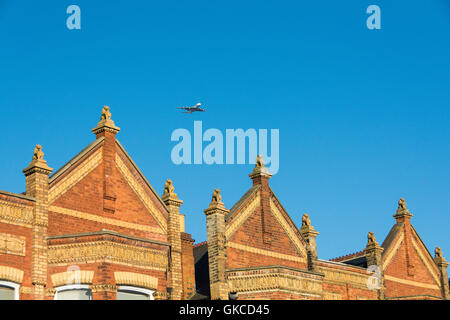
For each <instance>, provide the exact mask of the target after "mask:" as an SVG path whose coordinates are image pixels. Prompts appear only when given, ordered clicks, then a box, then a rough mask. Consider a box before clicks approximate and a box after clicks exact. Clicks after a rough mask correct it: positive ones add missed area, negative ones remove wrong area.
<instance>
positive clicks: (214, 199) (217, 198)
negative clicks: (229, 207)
mask: <svg viewBox="0 0 450 320" xmlns="http://www.w3.org/2000/svg"><path fill="white" fill-rule="evenodd" d="M211 203H214V204H216V203H218V204H221V203H223V202H222V196H221V195H220V190H219V189H215V190H214V192H213V195H212V200H211Z"/></svg>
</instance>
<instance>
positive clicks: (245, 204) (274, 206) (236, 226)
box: [225, 185, 307, 262]
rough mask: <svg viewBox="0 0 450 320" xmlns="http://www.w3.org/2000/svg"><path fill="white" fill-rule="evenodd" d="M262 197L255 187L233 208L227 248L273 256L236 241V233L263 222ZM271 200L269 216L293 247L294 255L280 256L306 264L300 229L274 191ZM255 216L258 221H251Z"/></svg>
mask: <svg viewBox="0 0 450 320" xmlns="http://www.w3.org/2000/svg"><path fill="white" fill-rule="evenodd" d="M264 196H267V195H264ZM261 197H262V195H261V190H260V186H259V185H255V186H253V187H252V188H251V189H250V190H249V191H248V192H247V193H246V194H245V195H244V196H243V197H242V198H241V199H240V200H239V201H238V202H237V203H236V205H234V206H233V208H232V209H231V211H230V213H229V214H228V216H227V219H226V222H227V228H226V232H225V235H226V238H227V240H228V241H230V242H229V243H228V244H227V246H229V247H234V248H236V249H240V250H246V251H249V252H253V253H260V254H265V255H271V251H270V250H262V249H260V248H254V247H252V246H244V245H243V244H238V243H237V242H236V241H235V239H234V238H235V234H236V232H238V231H239V230H241V231H240V232H243V233H245V232H246V230H254V228H252V227H251V225H252V223H257V224H260V223H261V221H259V220H258V219H259V216H260V215H261V201H262V199H261ZM269 198H270V200H269V205H270V213H268V214H270V216H271V217H272V218H273V220H274V221H276V223H277V224H278V225H279V228H276V229H277V230H282V232H283V236H287V238H288V239H289V243H290V244H291V245H292V247H293V253H292V254H291V255H288V254H284V255H281V254H280V256H282V258H283V259H286V260H292V261H301V262H304V261H305V259H306V257H307V252H306V248H305V246H306V243H305V241H304V239H303V238H302V237H301V235H300V232H299V230H298V228H297V227H296V226H295V224H294V223H293V221H292V219H291V218H290V216H289V215H288V214H287V213H286V211H285V210H284V208H283V207H282V205H281V204H280V202H279V200H278V199H277V198H276V196H275V194H274V193H273V191H272V190H270V196H269ZM255 214H256V216H257V217H258V219H256V220H255V221H254V222H253V221H249V219H250V218H252V219H255V216H254V215H255ZM244 247H245V248H244ZM294 255H295V256H297V257H295V256H294Z"/></svg>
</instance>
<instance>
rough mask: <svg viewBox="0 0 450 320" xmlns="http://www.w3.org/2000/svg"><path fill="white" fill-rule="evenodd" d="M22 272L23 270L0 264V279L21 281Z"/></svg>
mask: <svg viewBox="0 0 450 320" xmlns="http://www.w3.org/2000/svg"><path fill="white" fill-rule="evenodd" d="M23 274H24V272H23V270H20V269H17V268H12V267H6V266H0V279H1V280H7V281H11V282H15V283H22V279H23Z"/></svg>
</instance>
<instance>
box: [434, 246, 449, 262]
mask: <svg viewBox="0 0 450 320" xmlns="http://www.w3.org/2000/svg"><path fill="white" fill-rule="evenodd" d="M434 261H436V263H437V264H445V263H446V262H447V261H446V260H445V258H444V255H443V254H442V250H441V248H440V247H436V249H434Z"/></svg>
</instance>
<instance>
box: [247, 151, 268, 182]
mask: <svg viewBox="0 0 450 320" xmlns="http://www.w3.org/2000/svg"><path fill="white" fill-rule="evenodd" d="M249 176H250V178H252V179H253V178H254V177H257V176H265V177H268V178H270V177H271V176H272V175H271V174H270V172H269V170H267V168H266V165H265V164H264V158H263V156H262V155H258V156H257V157H256V163H255V168H254V169H253V172H252V173H251V174H250V175H249Z"/></svg>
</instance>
